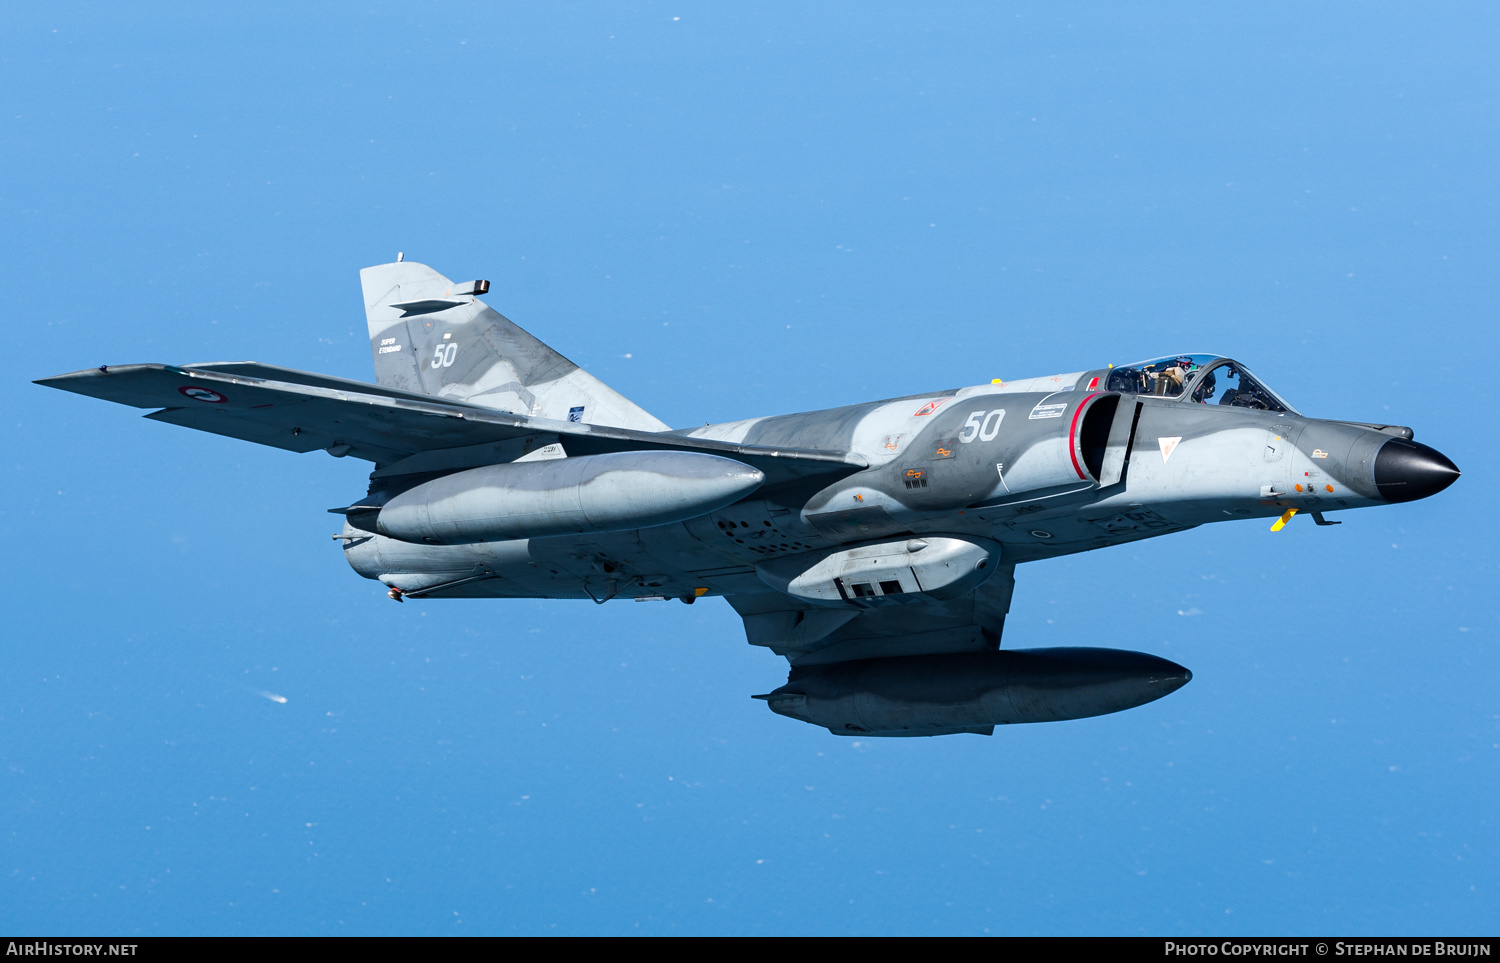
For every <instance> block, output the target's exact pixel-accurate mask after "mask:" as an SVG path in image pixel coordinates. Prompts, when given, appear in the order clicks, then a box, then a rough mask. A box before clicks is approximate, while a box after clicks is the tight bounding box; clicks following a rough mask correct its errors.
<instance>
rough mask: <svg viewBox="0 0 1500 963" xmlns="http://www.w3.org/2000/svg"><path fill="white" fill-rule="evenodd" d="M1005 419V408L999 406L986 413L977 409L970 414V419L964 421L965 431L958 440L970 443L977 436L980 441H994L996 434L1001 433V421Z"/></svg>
mask: <svg viewBox="0 0 1500 963" xmlns="http://www.w3.org/2000/svg"><path fill="white" fill-rule="evenodd" d="M1004 420H1005V409H1004V408H998V409H996V410H995V411H991V412H990V413H988V414H986V413H984V412H983V411H976V412H973V413H972V414H970V415H969V420H968V421H965V422H964V430H963V433H962V434H960V435H959V436H958V440H959V441H961V442H963V443H964V444H966V445H967V444H968V443H969V442H971V441H973V440H974V439H975V438H978V439H979V440H980V441H994V440H995V436H996V435H998V434H1000V422H1002V421H1004Z"/></svg>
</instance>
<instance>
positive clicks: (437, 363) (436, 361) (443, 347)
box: [432, 341, 458, 368]
mask: <svg viewBox="0 0 1500 963" xmlns="http://www.w3.org/2000/svg"><path fill="white" fill-rule="evenodd" d="M456 357H458V345H457V344H455V343H454V342H452V341H449V342H448V343H447V344H440V345H438V346H437V347H436V348H433V349H432V366H433V367H434V368H449V367H452V366H453V359H454V358H456Z"/></svg>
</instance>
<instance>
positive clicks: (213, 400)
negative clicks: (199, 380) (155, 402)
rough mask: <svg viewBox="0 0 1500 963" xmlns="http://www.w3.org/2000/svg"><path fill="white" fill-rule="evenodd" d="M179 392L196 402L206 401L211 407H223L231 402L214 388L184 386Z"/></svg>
mask: <svg viewBox="0 0 1500 963" xmlns="http://www.w3.org/2000/svg"><path fill="white" fill-rule="evenodd" d="M177 391H178V393H179V394H184V395H187V396H188V397H189V398H191V399H193V400H194V401H206V402H208V403H209V404H211V405H222V404H223V403H224V402H226V401H228V400H229V399H228V398H226V397H224V396H223V395H221V394H219V393H218V392H217V391H214V390H213V389H212V388H200V387H199V386H198V385H184V386H182V387H181V388H178V389H177Z"/></svg>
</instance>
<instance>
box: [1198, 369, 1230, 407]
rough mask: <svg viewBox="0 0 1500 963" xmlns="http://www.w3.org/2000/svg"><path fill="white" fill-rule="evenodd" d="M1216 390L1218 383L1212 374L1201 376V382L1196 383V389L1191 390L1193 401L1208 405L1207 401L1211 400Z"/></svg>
mask: <svg viewBox="0 0 1500 963" xmlns="http://www.w3.org/2000/svg"><path fill="white" fill-rule="evenodd" d="M1217 390H1218V382H1217V381H1216V379H1215V378H1214V373H1213V372H1212V371H1210V372H1209V373H1208V374H1206V375H1204V376H1203V380H1202V381H1200V382H1198V387H1197V388H1195V389H1193V400H1194V401H1197V402H1200V403H1202V404H1205V405H1206V404H1208V399H1210V398H1212V397H1213V396H1214V392H1215V391H1217ZM1223 403H1224V402H1222V401H1220V402H1219V404H1223Z"/></svg>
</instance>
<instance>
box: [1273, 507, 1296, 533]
mask: <svg viewBox="0 0 1500 963" xmlns="http://www.w3.org/2000/svg"><path fill="white" fill-rule="evenodd" d="M1295 514H1297V509H1295V508H1288V509H1287V510H1286V511H1284V512H1282V513H1281V517H1280V518H1278V519H1276V522H1275V523H1274V524H1273V525H1272V526H1271V531H1273V532H1279V531H1281V530H1282V529H1283V528H1285V527H1286V523H1287V522H1289V521H1291V520H1292V516H1293V515H1295Z"/></svg>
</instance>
